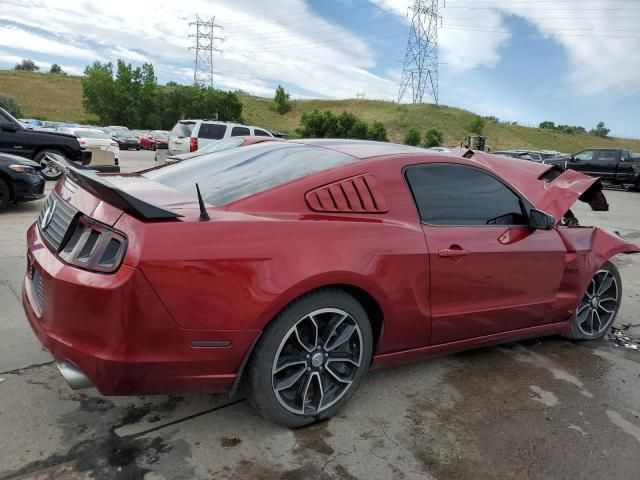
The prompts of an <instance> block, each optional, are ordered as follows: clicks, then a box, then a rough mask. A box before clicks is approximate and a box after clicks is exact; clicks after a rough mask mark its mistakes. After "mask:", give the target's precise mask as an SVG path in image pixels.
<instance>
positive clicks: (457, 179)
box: [405, 163, 566, 345]
mask: <svg viewBox="0 0 640 480" xmlns="http://www.w3.org/2000/svg"><path fill="white" fill-rule="evenodd" d="M405 177H406V179H407V182H408V184H409V187H410V189H411V192H412V194H413V198H414V200H415V202H416V207H417V209H418V212H419V215H420V219H421V223H422V229H423V231H424V235H425V238H426V242H427V246H428V250H429V266H430V285H431V287H430V289H431V290H430V292H429V296H430V305H431V314H432V335H431V341H430V343H431V344H434V345H435V344H441V343H447V342H454V341H458V340H464V339H468V338H473V337H482V336H486V335H492V334H496V333H501V332H506V331H512V330H518V329H523V328H527V327H533V326H537V325H542V324H545V323H552V322H556V321H559V320H561V319H560V318H558V316H557V314H556V313H554V312H555V311H554V304H555V302H556V297H557V294H558V289H559V287H560V282H561V279H562V276H563V272H564V259H565V254H566V250H565V247H564V244H563V242H562V240H561V239H560V236H559V235H558V233H557V232H556V231H555V229H554V230H547V231H543V230H532V229H530V228H529V227H528V226H527V223H528V217H527V211H526V209H527V205H528V204H527V202H526V201H525V200H524V199H522V198H521V197H520V196H519V195H518V194H516V193H515V192H514V191H513V190H512V189H511V188H510V187H508V186H507V185H505V184H504V183H503V182H502V181H501V180H500V179H498V178H496V177H494V176H493V175H491V174H489V173H488V172H486V171H484V170H482V169H480V168H476V167H471V166H468V165H460V164H441V163H433V164H423V165H415V166H411V167H407V168H406V169H405Z"/></svg>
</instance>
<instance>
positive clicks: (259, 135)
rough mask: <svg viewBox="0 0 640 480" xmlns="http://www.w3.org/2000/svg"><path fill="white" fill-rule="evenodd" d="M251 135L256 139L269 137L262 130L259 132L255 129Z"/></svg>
mask: <svg viewBox="0 0 640 480" xmlns="http://www.w3.org/2000/svg"><path fill="white" fill-rule="evenodd" d="M253 134H254V135H255V136H257V137H270V136H271V135H269V134H268V133H267V132H265V131H264V130H260V129H259V128H256V129H254V130H253Z"/></svg>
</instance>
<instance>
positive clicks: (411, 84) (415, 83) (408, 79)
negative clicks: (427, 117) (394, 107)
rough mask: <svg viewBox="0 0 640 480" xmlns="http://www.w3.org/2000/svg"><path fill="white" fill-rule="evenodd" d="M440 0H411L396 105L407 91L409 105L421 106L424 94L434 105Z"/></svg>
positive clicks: (436, 82)
mask: <svg viewBox="0 0 640 480" xmlns="http://www.w3.org/2000/svg"><path fill="white" fill-rule="evenodd" d="M439 2H440V0H415V3H414V4H413V7H412V8H410V10H411V11H412V18H411V30H409V40H408V42H407V51H406V53H405V57H404V65H403V67H402V79H401V80H400V91H399V93H398V103H400V101H401V100H402V97H403V96H404V94H405V93H406V91H407V89H409V88H411V92H412V100H413V103H423V101H422V100H423V97H424V93H425V91H426V92H427V93H428V94H429V96H430V97H431V98H432V99H433V102H434V103H435V104H436V105H438V21H440V20H441V18H442V17H440V15H439V14H438V7H439Z"/></svg>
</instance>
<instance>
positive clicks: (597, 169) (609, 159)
mask: <svg viewBox="0 0 640 480" xmlns="http://www.w3.org/2000/svg"><path fill="white" fill-rule="evenodd" d="M619 157H620V150H597V151H596V155H595V157H594V158H593V160H592V162H591V166H590V168H589V171H590V172H591V173H589V175H592V176H594V177H599V178H602V179H605V180H614V179H615V178H616V174H617V170H618V158H619ZM585 173H586V172H585Z"/></svg>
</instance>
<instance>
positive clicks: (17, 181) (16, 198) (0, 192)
mask: <svg viewBox="0 0 640 480" xmlns="http://www.w3.org/2000/svg"><path fill="white" fill-rule="evenodd" d="M40 169H41V167H40V165H39V164H38V163H36V162H34V161H32V160H27V159H26V158H23V157H19V156H17V155H10V154H8V153H0V210H3V209H4V208H6V207H7V205H9V203H11V202H13V203H17V202H28V201H30V200H38V199H39V198H42V197H44V178H43V177H42V175H41V174H40Z"/></svg>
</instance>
